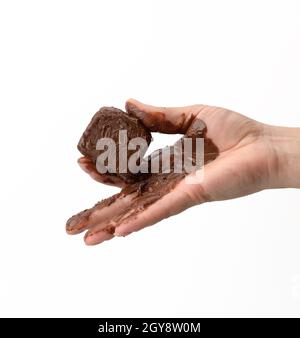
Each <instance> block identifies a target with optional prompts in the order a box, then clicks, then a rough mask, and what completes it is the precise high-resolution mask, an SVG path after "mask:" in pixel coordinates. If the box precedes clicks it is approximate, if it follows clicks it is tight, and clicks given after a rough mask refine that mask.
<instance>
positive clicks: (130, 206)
mask: <svg viewBox="0 0 300 338" xmlns="http://www.w3.org/2000/svg"><path fill="white" fill-rule="evenodd" d="M126 109H127V111H129V112H130V113H132V114H134V115H136V116H137V117H138V118H139V119H141V120H142V122H143V123H144V125H145V126H146V127H148V128H149V129H150V130H151V131H155V132H162V133H176V134H177V133H182V134H188V133H189V131H190V130H191V128H192V126H193V125H196V124H197V122H198V121H203V122H204V123H205V124H206V126H207V132H206V137H207V138H208V139H210V140H211V142H212V144H214V145H215V146H216V149H218V154H217V156H214V158H215V157H216V158H215V159H214V160H213V161H206V162H207V163H206V164H205V166H204V177H203V179H202V180H201V181H199V182H198V181H194V182H193V184H190V183H189V182H188V181H187V180H186V179H185V178H186V176H174V178H173V177H172V180H173V179H174V180H176V184H173V185H172V187H171V189H165V190H164V193H162V194H161V195H157V193H156V192H155V191H154V192H153V185H154V184H155V183H156V181H155V180H156V179H155V178H154V180H153V182H150V183H149V180H148V181H147V182H145V184H144V185H145V186H146V187H148V188H149V189H148V190H149V191H148V190H147V189H146V190H145V191H144V195H146V198H147V199H148V200H147V201H148V202H149V203H147V205H146V206H143V207H140V206H139V205H140V204H141V203H140V202H141V201H140V195H139V191H138V189H136V188H134V189H133V188H132V184H126V183H124V182H123V181H121V180H120V179H118V178H117V177H115V178H114V180H113V181H112V180H111V179H110V180H109V182H108V181H107V176H105V175H101V174H99V173H98V172H97V170H96V168H95V166H94V164H93V163H92V162H91V161H90V160H89V159H87V158H85V157H83V158H81V159H79V165H80V166H81V167H82V169H83V170H84V171H86V172H88V173H89V174H90V175H91V176H92V177H93V178H94V179H96V180H97V181H99V182H101V183H106V184H113V185H116V186H120V187H122V188H123V190H122V191H121V193H119V194H116V195H114V196H113V197H111V198H109V199H107V200H105V201H102V202H100V203H98V204H97V205H96V206H94V207H93V208H91V209H88V210H85V211H83V212H82V213H81V214H80V217H79V218H78V216H77V217H76V218H71V219H70V220H69V221H68V223H67V231H68V233H70V234H75V233H79V232H82V231H84V230H87V232H86V235H85V242H86V244H99V243H101V242H103V241H105V240H108V239H111V238H113V237H114V236H125V235H127V234H129V233H131V232H134V231H138V230H140V229H142V228H144V227H146V226H149V225H152V224H154V223H157V222H158V221H160V220H162V219H164V218H167V217H169V216H172V215H175V214H177V213H179V212H181V211H183V210H185V209H187V208H189V207H191V206H193V205H196V204H200V203H204V202H208V201H214V200H223V199H230V198H235V197H239V196H243V195H247V194H250V193H253V192H256V191H259V190H262V189H264V188H267V187H268V184H269V182H268V180H269V178H268V177H269V176H268V171H269V170H270V167H271V166H273V165H274V164H273V163H272V162H271V160H270V161H266V157H268V158H272V157H271V156H269V155H270V147H268V142H266V139H265V128H266V126H265V125H263V124H261V123H259V122H256V121H254V120H251V119H249V118H247V117H245V116H243V115H240V114H238V113H235V112H233V111H230V110H227V109H223V108H218V107H211V106H205V105H193V106H189V107H182V108H162V107H161V108H158V107H153V106H149V105H144V104H142V103H140V102H138V101H136V100H132V99H131V100H129V101H127V103H126ZM190 175H194V174H190ZM172 180H171V181H172ZM173 183H174V182H173ZM139 184H140V183H139ZM124 191H125V193H124ZM131 191H132V192H131ZM128 192H129V193H128Z"/></svg>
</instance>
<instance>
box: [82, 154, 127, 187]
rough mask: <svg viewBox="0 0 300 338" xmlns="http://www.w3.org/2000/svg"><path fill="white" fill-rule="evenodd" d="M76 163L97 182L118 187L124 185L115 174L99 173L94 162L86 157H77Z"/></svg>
mask: <svg viewBox="0 0 300 338" xmlns="http://www.w3.org/2000/svg"><path fill="white" fill-rule="evenodd" d="M78 164H79V166H80V168H81V169H82V170H83V171H84V172H86V173H87V174H89V175H90V176H91V177H92V178H93V179H94V180H95V181H97V182H100V183H103V184H107V185H112V186H117V187H120V188H122V187H124V185H125V183H124V181H122V180H121V179H120V178H119V177H117V176H113V175H107V174H100V173H99V172H98V171H97V169H96V167H95V164H94V163H93V162H92V161H91V160H90V159H89V158H87V157H81V158H79V159H78Z"/></svg>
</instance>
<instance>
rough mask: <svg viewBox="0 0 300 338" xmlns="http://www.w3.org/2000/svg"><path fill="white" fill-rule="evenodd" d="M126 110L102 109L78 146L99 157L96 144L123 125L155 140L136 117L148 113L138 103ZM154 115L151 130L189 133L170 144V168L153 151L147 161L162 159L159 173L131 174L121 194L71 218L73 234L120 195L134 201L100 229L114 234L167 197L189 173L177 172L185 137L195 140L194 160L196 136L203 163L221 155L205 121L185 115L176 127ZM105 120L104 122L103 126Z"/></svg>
mask: <svg viewBox="0 0 300 338" xmlns="http://www.w3.org/2000/svg"><path fill="white" fill-rule="evenodd" d="M126 109H127V114H126V113H124V112H122V111H121V110H119V109H116V108H107V107H105V108H101V109H100V111H99V112H98V113H97V114H96V115H95V116H94V117H93V119H92V121H91V123H90V124H89V126H88V127H87V129H86V131H85V132H84V134H83V136H82V138H81V140H80V142H79V145H78V149H79V150H80V151H81V152H82V153H83V154H84V155H85V156H88V157H90V158H92V159H95V158H96V155H97V152H96V151H95V149H94V147H95V144H96V142H97V139H98V138H99V137H107V136H108V135H109V137H113V138H114V137H115V133H116V132H117V131H118V130H119V128H120V127H121V126H122V128H124V129H125V128H127V130H128V135H130V136H131V137H137V136H136V135H138V136H140V137H143V138H145V139H146V140H147V142H148V144H149V143H150V141H151V134H150V132H149V131H148V130H147V129H146V127H145V126H144V125H143V124H142V123H141V122H140V121H139V120H138V119H137V118H136V117H134V116H133V115H135V116H137V117H139V118H143V119H145V115H144V113H143V112H141V111H138V110H137V108H136V107H135V106H128V105H127V106H126ZM106 114H107V117H106ZM160 114H161V113H160ZM151 116H152V118H153V121H151V120H149V119H150V117H148V116H147V118H148V121H147V126H148V127H149V125H150V128H149V129H150V130H155V131H157V130H163V131H164V132H166V129H167V130H168V131H169V132H170V133H175V132H178V130H181V131H184V133H185V135H184V136H183V137H182V138H181V139H180V140H178V141H177V142H176V143H175V144H174V145H173V146H171V147H169V150H170V153H171V160H170V166H169V168H164V167H163V166H162V164H161V155H162V150H161V149H160V150H157V151H155V152H154V153H153V155H154V156H152V157H150V156H149V157H147V158H146V159H145V163H147V165H148V166H149V167H150V165H151V161H153V160H154V159H157V158H159V163H160V171H159V173H150V174H147V175H144V176H141V175H140V174H139V175H133V174H131V175H130V179H129V180H128V177H127V178H125V182H126V183H127V184H126V186H125V187H124V188H123V189H122V190H121V192H120V193H118V194H116V195H114V196H112V197H110V198H108V199H105V200H102V201H101V202H98V203H97V204H96V205H95V206H94V207H92V208H91V209H87V210H84V211H82V212H80V213H78V214H77V215H74V216H73V217H71V218H70V219H69V220H68V222H67V231H68V232H69V233H72V234H73V233H78V232H81V231H82V230H84V229H86V228H88V226H89V224H90V216H91V215H92V214H93V212H94V211H95V210H97V212H98V211H99V210H101V209H104V208H106V207H108V206H109V205H111V204H113V203H115V202H116V201H117V200H118V199H120V198H124V197H130V203H129V204H128V205H127V206H126V207H123V208H122V210H120V213H119V214H118V215H116V216H114V217H113V218H112V219H111V220H110V221H108V222H107V224H106V225H105V227H104V228H102V229H101V230H99V231H106V232H108V233H110V234H113V233H114V229H115V227H117V226H118V225H120V224H121V223H124V222H128V221H129V220H130V219H132V218H133V217H135V216H136V215H137V214H139V213H140V212H141V211H143V210H145V209H146V208H147V207H149V206H150V205H152V204H153V203H155V202H157V201H158V200H159V199H161V198H162V197H163V196H165V195H166V194H168V193H169V192H170V191H172V190H173V189H174V188H175V186H176V185H177V184H178V183H179V182H180V181H181V180H182V179H184V178H185V176H187V175H188V173H187V172H185V171H183V172H180V173H178V172H176V171H177V169H178V164H177V162H176V161H174V157H175V154H176V152H177V151H178V149H179V147H180V145H181V144H182V143H183V142H184V139H186V138H189V139H192V141H193V153H192V158H191V160H192V162H193V163H194V160H195V157H196V153H195V147H194V142H195V140H196V138H203V139H204V163H202V165H204V164H206V163H208V162H210V161H213V160H214V159H215V158H216V157H217V156H218V154H219V151H218V148H217V147H216V145H215V144H214V143H213V142H212V140H211V139H209V138H207V137H206V133H207V127H206V125H205V123H204V122H203V121H202V120H200V119H197V118H195V117H193V116H192V117H190V118H189V120H186V119H185V118H182V119H181V120H180V121H179V122H178V125H176V126H174V125H173V124H171V123H170V122H169V121H168V122H165V123H164V124H163V127H162V125H161V123H162V121H166V119H164V118H163V116H160V117H159V119H158V118H157V116H155V114H154V115H152V114H151ZM153 116H154V117H153ZM108 121H109V123H108ZM103 122H105V124H104V125H102V123H103ZM158 124H159V125H158ZM151 126H152V127H151ZM180 166H181V164H180ZM91 234H92V232H89V235H91Z"/></svg>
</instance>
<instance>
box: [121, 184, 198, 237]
mask: <svg viewBox="0 0 300 338" xmlns="http://www.w3.org/2000/svg"><path fill="white" fill-rule="evenodd" d="M193 205H195V201H194V200H193V199H192V197H191V196H190V195H189V194H188V193H187V190H186V184H185V181H184V180H183V181H181V182H180V183H179V184H178V185H177V186H176V188H175V189H174V190H173V191H171V192H169V193H168V194H166V195H164V196H163V197H162V198H161V199H159V200H158V201H156V202H155V203H154V204H152V205H150V206H148V207H147V208H146V209H144V210H142V211H141V212H139V213H137V214H132V215H129V216H128V217H127V218H124V219H123V221H122V222H121V223H120V224H119V225H117V226H116V229H115V233H114V235H115V236H126V235H127V234H128V233H132V232H134V231H138V230H141V229H143V228H145V227H147V226H150V225H153V224H155V223H157V222H159V221H161V220H163V219H165V218H168V217H170V216H173V215H176V214H178V213H180V212H182V211H183V210H185V209H187V208H189V207H191V206H193Z"/></svg>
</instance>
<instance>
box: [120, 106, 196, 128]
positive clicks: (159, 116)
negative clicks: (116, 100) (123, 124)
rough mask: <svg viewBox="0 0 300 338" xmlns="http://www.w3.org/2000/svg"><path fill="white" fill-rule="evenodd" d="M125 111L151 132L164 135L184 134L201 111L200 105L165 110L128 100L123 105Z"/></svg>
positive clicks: (164, 108)
mask: <svg viewBox="0 0 300 338" xmlns="http://www.w3.org/2000/svg"><path fill="white" fill-rule="evenodd" d="M125 108H126V111H127V112H128V113H129V114H133V115H135V116H136V117H138V118H139V119H141V120H142V122H143V124H144V125H145V126H146V127H147V128H149V129H150V130H151V131H158V132H161V133H166V134H177V133H179V134H185V133H186V131H187V130H188V128H189V126H190V125H191V123H192V122H193V120H194V119H195V117H196V116H197V114H198V113H199V111H200V110H201V108H202V106H201V105H194V106H186V107H178V108H166V107H154V106H150V105H147V104H143V103H141V102H139V101H137V100H134V99H129V100H127V102H126V105H125Z"/></svg>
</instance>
